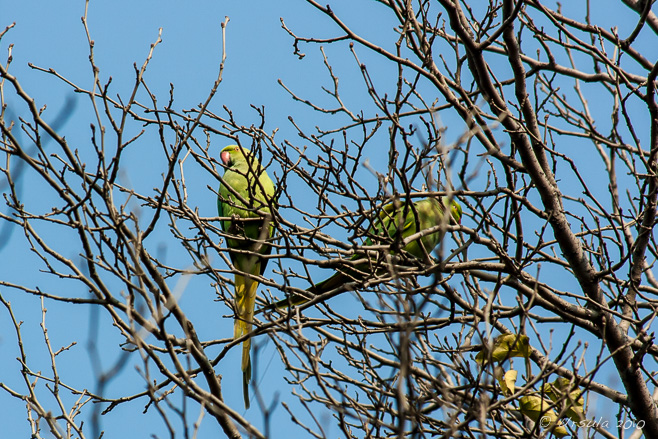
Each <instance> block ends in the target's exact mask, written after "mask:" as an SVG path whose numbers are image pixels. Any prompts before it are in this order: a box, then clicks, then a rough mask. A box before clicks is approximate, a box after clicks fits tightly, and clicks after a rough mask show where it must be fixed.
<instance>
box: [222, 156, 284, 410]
mask: <svg viewBox="0 0 658 439" xmlns="http://www.w3.org/2000/svg"><path fill="white" fill-rule="evenodd" d="M220 158H221V160H222V163H223V164H224V166H226V170H225V172H224V177H223V181H222V184H221V185H220V187H219V196H218V198H217V210H218V211H219V216H220V217H228V218H230V219H224V220H222V222H221V226H222V230H223V231H224V232H226V233H227V235H228V237H227V238H226V244H227V246H228V248H229V249H232V250H237V251H232V252H230V256H231V261H232V262H233V266H234V267H235V269H236V270H237V271H238V272H240V273H246V274H248V275H252V276H259V275H262V274H263V272H264V271H265V266H266V265H267V259H266V258H263V257H262V256H265V255H269V254H270V252H271V251H272V247H271V246H270V245H269V244H268V240H269V239H270V238H272V235H273V233H274V227H273V225H272V212H271V208H272V207H273V206H274V205H275V203H276V200H275V199H274V192H275V191H274V184H273V183H272V180H270V177H269V176H268V175H267V172H265V169H264V168H263V167H262V166H261V164H260V163H259V162H258V159H257V158H256V157H255V155H254V154H252V153H251V152H250V151H249V150H247V149H244V148H241V147H239V146H237V145H229V146H227V147H226V148H224V149H223V150H222V152H221V153H220ZM240 273H237V272H236V273H235V313H236V318H235V325H234V331H233V337H234V338H238V337H241V336H243V335H246V334H248V333H249V332H251V328H252V321H253V317H254V304H255V301H256V290H257V288H258V281H256V280H255V279H253V278H250V277H248V276H245V275H243V274H240ZM250 351H251V339H247V340H245V341H244V342H243V343H242V380H243V381H242V389H243V394H244V404H245V408H249V381H250V380H251V355H250Z"/></svg>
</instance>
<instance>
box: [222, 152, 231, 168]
mask: <svg viewBox="0 0 658 439" xmlns="http://www.w3.org/2000/svg"><path fill="white" fill-rule="evenodd" d="M219 157H220V158H221V159H222V163H224V164H225V165H226V166H228V162H229V161H230V160H231V154H230V153H229V152H228V151H224V152H222V153H221V154H220V155H219Z"/></svg>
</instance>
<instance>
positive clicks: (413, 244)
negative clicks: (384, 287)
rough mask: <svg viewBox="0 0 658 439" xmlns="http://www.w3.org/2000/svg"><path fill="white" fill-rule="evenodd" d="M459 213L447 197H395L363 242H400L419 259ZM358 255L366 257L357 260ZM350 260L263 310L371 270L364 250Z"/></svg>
mask: <svg viewBox="0 0 658 439" xmlns="http://www.w3.org/2000/svg"><path fill="white" fill-rule="evenodd" d="M446 209H447V210H449V212H450V214H449V215H445V212H446ZM461 216H462V208H461V206H460V205H459V203H457V201H455V200H454V199H451V198H450V197H442V198H440V199H437V198H434V197H430V198H424V199H422V200H419V201H416V202H415V203H406V204H405V203H403V202H401V201H399V200H396V201H395V202H393V203H390V204H387V205H385V206H384V207H383V208H382V210H381V212H380V213H379V215H378V217H377V220H376V223H375V224H373V225H372V227H371V228H370V230H369V231H368V238H367V239H366V242H365V245H366V246H372V245H381V244H388V245H390V246H391V253H393V254H400V251H399V249H400V246H401V245H403V247H402V250H404V251H405V252H407V253H409V254H410V255H412V256H414V257H416V258H418V259H425V257H426V255H429V254H430V253H431V252H432V250H434V248H436V246H437V245H439V243H440V242H441V239H442V238H443V235H444V233H445V226H446V225H448V224H459V223H460V222H461ZM430 229H431V231H430ZM424 231H427V233H423V232H424ZM419 232H420V233H419ZM415 235H418V236H417V237H416V236H415ZM410 238H412V239H410ZM396 247H397V248H396ZM359 259H365V260H364V261H363V262H357V261H358V260H359ZM350 262H354V263H353V264H351V265H350V264H345V266H344V267H341V269H340V271H337V272H336V273H335V274H334V275H333V276H331V277H330V278H329V279H326V280H324V281H322V282H320V283H317V284H315V285H313V286H311V287H310V288H308V289H307V290H306V291H305V293H304V294H293V295H291V296H290V297H287V298H286V299H283V300H280V301H278V302H275V303H273V304H270V305H268V306H266V307H264V308H263V309H262V311H269V310H273V309H276V308H286V307H289V306H294V305H301V304H303V303H305V302H308V301H309V300H312V299H313V298H314V297H316V296H318V295H320V294H325V293H328V292H330V291H335V292H336V294H339V293H341V292H344V291H346V289H347V288H342V289H341V287H344V286H345V285H347V284H349V283H351V282H355V281H358V280H363V279H365V278H367V277H368V274H369V272H371V271H372V267H373V261H372V260H370V259H368V257H367V256H365V255H363V254H355V255H354V256H353V257H352V258H351V259H350ZM384 270H385V267H383V266H382V267H381V268H380V269H379V270H378V271H379V272H380V274H381V272H382V271H384ZM330 297H331V296H330ZM327 298H328V297H327Z"/></svg>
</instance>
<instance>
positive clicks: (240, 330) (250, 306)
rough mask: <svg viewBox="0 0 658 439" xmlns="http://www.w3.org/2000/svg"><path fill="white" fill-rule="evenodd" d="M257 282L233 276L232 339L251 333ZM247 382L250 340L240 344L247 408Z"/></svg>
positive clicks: (243, 387)
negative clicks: (233, 309) (234, 315)
mask: <svg viewBox="0 0 658 439" xmlns="http://www.w3.org/2000/svg"><path fill="white" fill-rule="evenodd" d="M257 289H258V282H255V281H253V280H251V279H248V278H246V277H244V276H242V275H239V274H236V275H235V308H236V309H235V312H236V314H237V318H236V319H235V325H234V326H233V338H239V337H242V336H243V335H245V334H249V333H250V332H251V327H252V321H253V318H254V305H255V302H256V290H257ZM249 381H251V339H250V338H249V339H247V340H245V341H243V342H242V394H243V396H244V406H245V408H247V409H248V408H249Z"/></svg>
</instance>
